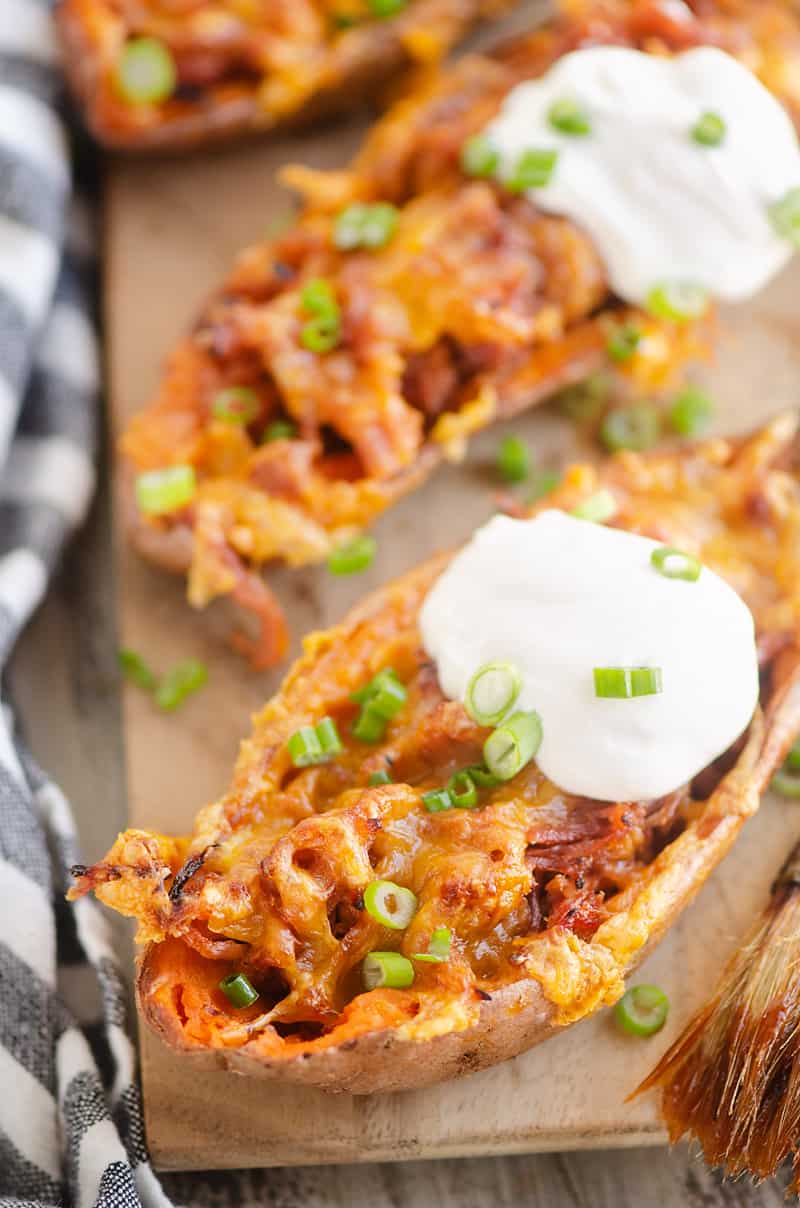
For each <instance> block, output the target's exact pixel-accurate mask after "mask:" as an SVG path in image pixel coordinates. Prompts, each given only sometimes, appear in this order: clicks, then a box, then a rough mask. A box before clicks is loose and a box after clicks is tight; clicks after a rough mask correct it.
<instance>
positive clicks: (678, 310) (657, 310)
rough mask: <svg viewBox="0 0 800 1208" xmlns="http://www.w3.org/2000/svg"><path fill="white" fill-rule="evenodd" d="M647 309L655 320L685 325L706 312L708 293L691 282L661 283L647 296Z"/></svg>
mask: <svg viewBox="0 0 800 1208" xmlns="http://www.w3.org/2000/svg"><path fill="white" fill-rule="evenodd" d="M646 305H647V309H648V310H649V311H650V313H651V314H652V315H655V316H656V318H657V319H670V320H671V321H672V322H673V323H687V322H689V320H690V319H699V318H700V317H701V316H702V315H704V314H705V313H706V311H707V310H708V293H707V291H706V290H704V289H703V287H702V286H701V285H695V284H694V283H693V282H691V281H661V282H659V283H658V284H656V285H654V286H653V288H652V289H651V290H650V292H649V294H648V295H647V300H646Z"/></svg>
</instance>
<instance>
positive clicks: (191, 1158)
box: [106, 125, 800, 1169]
mask: <svg viewBox="0 0 800 1208" xmlns="http://www.w3.org/2000/svg"><path fill="white" fill-rule="evenodd" d="M360 133H361V130H360V128H359V127H358V126H356V125H352V126H350V127H349V128H346V129H342V128H339V129H338V130H336V131H323V132H317V133H316V134H314V135H310V136H308V137H306V138H304V139H299V138H297V137H295V138H294V139H292V140H287V141H284V142H278V143H272V144H271V145H270V146H268V147H257V146H253V145H247V146H242V147H239V148H237V149H232V150H227V151H225V152H222V153H217V154H213V155H212V154H205V155H200V156H197V157H194V158H191V159H183V160H179V161H172V162H170V161H167V160H160V161H156V160H148V161H145V160H139V161H130V162H124V163H123V162H118V163H116V164H115V165H113V166H112V170H111V172H110V179H109V191H108V206H107V219H108V225H107V253H108V255H107V260H106V274H107V278H106V286H107V289H106V298H107V315H106V317H107V333H108V341H109V344H108V347H109V375H110V387H111V401H112V411H113V426H114V429H115V430H116V431H118V430H119V428H120V427H121V426H122V424H123V423H124V422H125V421H126V419H127V418H128V417H129V416H130V415H131V414H132V413H133V412H134V411H135V410H136V409H137V408H139V407H140V406H141V405H142V404H143V403H144V402H145V401H146V400H147V398H148V396H149V395H150V394H151V392H152V391H153V388H154V387H155V385H156V381H157V376H158V372H159V366H160V365H161V363H162V359H163V357H164V355H165V354H166V352H167V350H168V349H169V347H170V345H171V343H172V342H173V341H174V340H175V339H176V337H177V336H178V335H179V334H180V333H181V331H182V330H183V329H184V327H185V325H186V324H187V322H188V321H190V320H191V318H192V316H193V314H194V313H195V312H196V310H197V308H198V305H199V303H200V301H201V299H202V298H203V297H204V295H205V294H206V292H207V291H208V290H210V289H211V288H212V287H213V286H214V285H215V283H216V282H217V281H218V280H219V278H220V277H221V275H222V274H223V273H224V272H225V271H226V270H227V268H228V266H229V264H230V262H231V259H232V257H233V255H234V254H235V252H236V251H237V250H238V249H240V248H241V247H242V246H244V245H245V244H246V243H247V242H249V241H252V240H255V239H257V238H258V237H260V236H262V235H264V234H265V233H266V232H267V231H268V230H269V229H270V227H272V226H273V224H274V223H275V222H276V221H279V220H280V219H281V218H282V217H283V216H284V215H287V214H288V213H289V212H290V210H291V199H290V197H289V196H288V194H286V193H285V192H283V191H282V190H281V189H280V188H279V187H278V186H277V185H276V184H275V182H274V174H275V171H276V169H277V168H278V167H279V166H280V165H281V164H282V163H285V162H287V161H288V160H296V159H299V158H302V159H303V160H304V161H305V162H306V163H309V164H313V165H315V166H319V167H331V166H336V165H340V164H342V163H343V162H344V161H345V159H346V158H347V156H348V155H349V154H350V152H351V151H352V149H353V148H354V146H355V145H356V144H357V141H358V138H359V137H360ZM799 292H800V265H798V266H797V267H796V268H795V269H790V270H789V271H788V272H787V273H785V274H784V275H783V276H782V277H781V278H780V279H779V280H778V281H776V282H775V283H774V284H773V285H772V286H771V287H770V288H769V289H768V290H767V291H766V292H765V293H764V294H763V295H762V296H761V297H760V298H759V299H758V301H757V303H756V305H755V306H752V307H750V308H742V309H740V310H739V311H738V312H736V313H732V314H730V315H729V316H726V321H725V331H724V337H723V342H722V346H721V349H720V361H721V363H720V365H719V366H718V367H717V368H716V370H715V371H714V372H713V373H712V374H711V375H710V376H711V382H712V385H713V388H714V390H715V393H716V394H717V396H718V399H719V401H720V412H719V419H718V425H717V426H718V428H719V430H720V431H733V430H741V429H743V428H746V427H749V426H752V425H755V424H757V423H759V422H760V421H761V420H762V419H764V418H765V417H767V416H768V415H770V414H773V413H774V412H775V411H777V410H779V409H781V408H785V407H789V406H796V405H797V403H798V399H799V398H800V319H798V317H797V310H796V299H797V297H798V293H799ZM513 429H514V431H517V432H519V433H520V434H521V435H522V436H523V437H525V438H526V439H527V440H528V441H529V442H530V445H531V447H532V448H533V449H534V450H536V453H537V456H538V457H539V459H540V461H541V463H543V464H551V463H555V462H556V461H557V460H558V459H559V458H564V457H567V456H574V455H576V454H577V455H580V456H587V455H591V454H592V451H591V450H588V449H587V448H579V447H577V446H576V438H575V435H574V432H573V431H572V430H571V428H570V427H569V425H567V424H566V423H565V422H564V421H563V420H561V419H560V418H559V417H558V416H557V415H555V414H554V413H553V412H552V411H550V410H549V409H547V408H544V409H541V410H539V411H538V412H536V413H531V414H529V415H527V416H524V417H522V418H521V419H520V420H518V421H516V422H515V423H514V425H513ZM498 436H499V433H498V431H497V430H495V431H494V432H492V433H490V434H487V435H485V436H484V437H482V438H481V439H479V440H478V441H476V442H475V444H474V446H473V448H472V449H471V452H470V458H469V461H468V462H467V463H466V464H465V465H464V466H462V467H459V468H452V467H450V468H445V469H444V470H442V471H441V472H440V473H439V474H438V476H437V477H435V478H434V479H433V481H431V482H430V483H429V484H428V485H427V486H425V487H424V488H423V489H422V490H420V491H418V492H417V493H416V495H414V496H413V497H411V498H409V499H407V500H405V501H404V502H403V503H401V504H400V505H399V506H398V507H396V508H395V509H394V510H393V511H392V512H391V513H389V514H388V515H387V516H385V517H384V518H383V519H382V520H381V521H380V523H379V524H378V525H377V529H376V533H377V536H378V540H379V547H380V548H379V555H378V558H377V559H376V561H375V563H374V565H373V566H372V567H371V568H370V570H369V571H368V572H367V573H366V574H364V575H361V576H355V577H353V578H352V579H343V580H337V579H333V578H331V577H330V576H329V575H328V574H327V573H326V571H325V570H324V568H323V569H319V570H306V571H300V572H293V573H291V574H290V573H288V572H285V571H280V570H279V571H277V572H276V573H275V574H273V575H272V576H271V581H272V582H274V583H275V584H276V585H277V589H278V591H279V593H280V595H281V598H282V600H283V601H284V603H285V604H286V606H287V609H288V614H289V617H290V620H291V623H292V627H293V632H294V636H295V645H294V651H293V653H294V652H296V651H297V647H298V640H299V638H300V636H301V635H302V634H304V633H306V632H308V631H309V630H311V629H313V628H318V627H321V626H326V625H328V624H331V623H332V622H334V621H336V620H337V619H339V618H340V617H341V616H342V615H343V613H344V612H345V610H346V609H347V608H349V607H350V606H351V605H352V604H354V603H355V602H356V601H357V600H358V599H359V598H360V596H361V595H362V594H363V593H364V592H366V591H368V590H370V589H372V588H374V587H376V586H377V585H378V584H381V583H383V582H385V581H386V580H387V579H388V578H390V577H391V576H393V575H395V574H398V573H400V572H401V571H403V570H405V569H407V568H408V567H410V566H412V565H414V564H415V563H417V562H419V561H420V560H421V559H423V558H425V557H426V556H428V555H429V554H430V553H432V552H433V551H435V550H438V549H441V548H443V547H448V546H451V545H454V544H456V543H458V542H460V541H462V540H463V539H464V538H466V537H467V535H468V534H469V533H470V531H471V530H472V529H473V528H474V527H475V525H476V524H477V523H479V522H480V521H482V520H484V519H486V518H487V517H488V516H489V515H490V513H491V512H492V510H493V487H492V483H491V477H490V475H489V474H488V473H487V470H486V463H487V460H488V458H489V457H490V456H491V453H492V451H493V449H494V448H495V446H496V442H497V440H498ZM117 568H118V602H119V627H120V644H121V645H125V646H130V647H133V648H134V649H136V650H139V651H142V652H143V653H144V654H145V655H146V656H147V658H148V660H149V661H150V662H151V663H152V664H153V665H154V666H156V667H158V668H161V669H164V668H166V667H168V666H170V665H171V664H173V663H174V662H176V661H177V660H179V659H182V658H185V657H187V656H190V655H193V656H197V657H200V658H202V659H205V661H206V662H207V663H208V665H209V668H210V680H209V684H208V686H207V687H206V689H205V690H204V691H203V692H201V693H199V694H198V695H197V696H196V697H194V698H193V699H192V700H191V701H190V702H189V703H187V705H186V706H185V707H184V708H183V709H182V710H181V712H180V713H179V714H177V715H173V716H165V715H163V714H161V713H159V712H158V711H157V710H156V709H155V708H154V707H153V706H152V705H151V704H150V702H149V701H148V699H147V698H145V697H144V696H143V695H142V694H140V693H138V692H137V691H136V690H135V689H127V690H126V696H125V702H124V710H125V726H126V745H127V768H128V786H129V804H130V822H131V824H132V825H135V826H146V827H154V828H156V829H161V830H165V831H178V832H180V831H184V830H185V829H187V828H189V826H190V823H191V820H192V818H193V816H194V814H195V812H196V810H197V809H198V808H199V807H200V806H201V805H203V804H205V803H206V802H208V801H210V800H212V799H214V798H215V797H217V796H218V795H219V794H220V793H221V792H222V791H223V790H224V789H225V788H226V786H227V782H228V779H229V775H230V771H231V768H232V765H233V761H234V758H235V755H236V750H237V744H238V741H239V739H240V738H241V737H242V736H243V735H244V734H246V733H247V731H248V727H249V716H250V714H251V713H252V712H253V711H254V710H255V709H256V708H257V707H258V706H259V705H260V704H261V703H262V702H263V701H264V700H265V699H266V698H267V697H268V696H269V695H270V694H271V693H272V692H273V691H274V690H275V688H276V687H277V685H278V683H279V680H280V678H281V671H280V670H279V671H278V672H276V673H274V674H270V675H255V674H253V673H252V672H250V671H249V670H248V669H247V668H246V667H245V666H244V665H243V664H242V663H241V662H240V661H239V660H238V659H237V658H236V657H235V656H234V655H233V654H231V653H230V652H229V650H228V649H227V647H226V645H225V643H224V634H225V632H226V630H227V627H228V621H229V618H228V616H227V614H226V610H225V608H224V607H219V608H212V609H211V610H210V611H208V612H206V613H205V614H200V615H198V614H193V613H192V612H191V611H190V610H189V609H188V607H187V606H186V605H185V603H184V600H183V586H182V584H181V583H180V582H179V581H178V580H174V579H172V578H171V577H169V576H168V575H166V574H164V573H162V572H160V571H158V570H156V569H153V568H151V567H149V566H148V565H146V564H145V563H144V562H142V561H140V560H139V559H138V558H137V557H136V556H135V555H134V554H132V553H131V552H130V551H129V550H128V549H127V548H126V545H125V543H124V541H123V536H122V533H121V531H119V526H118V540H117ZM576 758H580V748H579V746H578V747H577V748H576ZM798 834H800V811H798V809H797V807H796V806H794V805H792V804H787V803H786V802H783V801H780V800H774V801H773V800H767V801H766V802H765V803H764V806H763V808H762V810H761V812H760V813H759V815H758V816H757V817H756V818H754V819H753V820H752V821H751V822H749V823H748V824H747V827H746V829H745V832H744V835H743V836H742V838H741V840H740V842H739V844H738V846H737V847H736V849H735V850H734V851H733V853H732V854H731V855H730V856H729V857H728V859H727V860H726V861H725V864H724V866H723V867H722V868H721V869H720V870H719V871H718V872H717V874H716V875H715V876H713V877H712V878H711V879H710V881H709V882H708V883H707V884H706V886H705V887H704V889H703V890H702V892H701V894H700V895H699V897H698V898H697V900H696V901H695V903H694V904H693V905H692V906H691V908H690V909H689V910H687V911H686V913H685V914H684V916H683V918H682V919H681V920H680V921H679V922H678V924H677V925H676V926H675V927H674V928H673V929H672V931H671V932H670V934H669V935H668V937H667V938H666V939H665V940H664V942H663V943H662V944H661V946H660V948H659V949H658V950H657V951H656V953H655V954H654V955H653V956H652V957H651V958H650V959H649V960H648V962H647V964H646V965H645V966H644V968H643V969H642V971H641V973H640V974H639V975H637V980H645V981H653V982H657V983H658V984H660V985H661V986H663V987H664V988H665V989H666V990H667V992H668V994H669V997H670V1000H671V1003H672V1012H671V1015H670V1019H669V1022H668V1024H667V1026H666V1028H665V1029H664V1031H663V1032H662V1033H661V1034H660V1035H659V1036H658V1037H656V1038H654V1039H652V1040H650V1041H637V1040H629V1039H625V1038H623V1037H621V1036H620V1035H618V1034H617V1032H616V1031H615V1029H614V1026H613V1022H612V1019H611V1015H610V1013H609V1012H605V1013H602V1014H600V1015H599V1016H597V1017H595V1018H593V1019H590V1020H588V1021H586V1022H585V1023H582V1024H580V1025H578V1026H576V1027H573V1028H570V1029H569V1030H568V1031H566V1032H565V1033H564V1034H563V1035H561V1036H559V1037H557V1038H555V1039H553V1040H550V1041H548V1042H547V1043H546V1044H545V1045H543V1046H542V1047H540V1048H538V1049H535V1050H533V1051H531V1052H530V1053H528V1054H526V1055H524V1056H522V1057H519V1058H517V1059H516V1060H514V1061H511V1062H508V1063H506V1064H504V1065H502V1066H498V1067H496V1068H494V1069H491V1070H488V1071H485V1072H482V1073H480V1074H476V1075H473V1076H471V1077H469V1078H466V1079H462V1080H461V1081H458V1082H454V1083H450V1084H448V1085H445V1086H440V1087H434V1088H432V1089H428V1090H425V1091H419V1092H408V1093H405V1094H396V1095H388V1096H374V1097H370V1098H354V1097H350V1096H339V1097H336V1098H332V1097H330V1096H328V1095H325V1094H323V1093H321V1092H314V1091H309V1090H303V1089H294V1088H287V1087H284V1086H281V1085H279V1084H276V1083H268V1082H259V1081H257V1080H251V1079H247V1078H243V1077H240V1076H237V1075H234V1074H228V1073H224V1072H220V1071H218V1070H214V1069H210V1068H205V1067H198V1065H196V1064H195V1063H194V1062H193V1061H188V1060H186V1059H181V1058H179V1057H177V1056H175V1055H174V1054H172V1053H170V1052H169V1051H167V1050H166V1049H165V1048H163V1047H162V1046H161V1045H160V1043H159V1042H158V1041H156V1040H155V1039H154V1038H153V1037H152V1036H151V1035H150V1034H149V1033H145V1034H144V1035H143V1036H142V1074H143V1080H144V1094H145V1107H146V1119H147V1132H148V1139H149V1143H150V1147H151V1151H152V1154H153V1157H154V1160H155V1162H156V1165H157V1166H158V1167H160V1168H162V1169H193V1168H197V1169H209V1168H234V1167H246V1166H269V1165H284V1164H298V1163H320V1162H358V1161H375V1160H390V1159H402V1158H411V1157H444V1156H455V1155H466V1154H469V1155H475V1154H484V1153H512V1152H523V1151H533V1150H555V1149H575V1148H582V1147H607V1146H630V1145H641V1144H645V1143H659V1142H662V1141H663V1140H664V1135H663V1132H662V1130H661V1128H660V1125H659V1122H658V1117H657V1113H656V1110H655V1104H654V1102H653V1100H652V1098H648V1099H642V1100H638V1101H636V1102H634V1103H630V1104H626V1102H625V1096H626V1095H627V1094H628V1093H629V1092H630V1091H631V1090H632V1089H633V1088H634V1087H635V1086H636V1084H637V1082H638V1081H639V1079H640V1078H641V1077H643V1076H644V1074H645V1073H647V1071H648V1070H649V1069H650V1067H651V1066H652V1064H653V1063H654V1061H655V1059H656V1058H657V1057H658V1056H659V1055H660V1053H661V1052H663V1050H664V1049H665V1048H666V1046H667V1045H668V1044H669V1042H670V1041H671V1040H672V1039H673V1038H674V1037H675V1035H676V1034H677V1033H678V1031H679V1030H680V1028H681V1027H682V1025H683V1024H684V1023H685V1022H686V1020H687V1018H688V1016H689V1013H690V1012H691V1011H693V1010H694V1009H695V1008H696V1007H697V1006H698V1005H699V1004H700V1003H701V1002H702V1001H703V1000H704V999H705V998H706V996H707V995H708V993H709V992H710V990H711V988H712V986H713V984H714V981H715V979H716V977H717V974H718V973H719V971H720V969H721V967H722V964H723V962H724V961H725V959H726V958H727V956H728V955H729V954H730V952H731V951H732V950H733V949H734V948H735V947H736V945H737V944H738V943H739V942H740V939H741V937H742V935H743V932H744V930H745V928H746V926H747V923H748V920H749V919H750V918H751V917H752V916H753V914H754V913H755V912H756V911H758V910H759V909H760V907H761V905H762V903H763V901H764V900H765V896H766V894H767V891H768V887H769V884H770V880H771V878H772V876H773V875H774V873H775V871H776V870H777V868H778V866H779V864H780V863H781V860H782V857H783V856H784V854H785V853H786V851H787V850H788V846H789V844H790V842H791V841H793V840H794V839H795V838H796V837H797V835H798ZM421 1059H422V1060H424V1054H423V1055H422V1057H421Z"/></svg>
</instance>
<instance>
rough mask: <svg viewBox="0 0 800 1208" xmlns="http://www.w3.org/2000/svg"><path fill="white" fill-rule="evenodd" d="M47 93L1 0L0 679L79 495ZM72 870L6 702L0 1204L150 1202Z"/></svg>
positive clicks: (61, 826)
mask: <svg viewBox="0 0 800 1208" xmlns="http://www.w3.org/2000/svg"><path fill="white" fill-rule="evenodd" d="M60 88H61V85H60V79H59V72H58V64H57V55H56V48H55V44H54V40H53V35H52V29H51V17H50V3H49V2H48V0H0V668H2V667H3V666H4V665H5V662H6V660H7V658H8V655H9V652H10V651H11V649H12V647H13V645H14V641H15V639H16V637H17V634H18V633H19V631H20V629H21V627H22V626H23V625H24V624H25V622H26V621H27V619H28V618H29V616H30V615H31V613H32V612H33V610H34V609H35V608H36V606H37V604H38V603H39V601H40V600H41V599H42V596H43V594H44V591H45V589H46V587H47V583H48V579H49V578H50V575H51V572H52V570H53V567H54V564H55V562H56V560H57V558H58V556H59V554H60V551H61V549H62V547H63V545H64V542H65V540H66V538H67V537H68V536H69V534H70V532H71V531H72V530H73V529H74V528H75V526H76V525H77V524H78V523H79V522H80V521H81V520H82V518H83V516H84V513H85V511H86V508H87V505H88V502H89V499H90V496H91V494H92V489H93V485H94V468H93V454H94V444H95V427H96V422H97V421H96V401H97V390H98V354H97V346H96V341H95V334H94V330H93V326H92V322H91V317H90V316H91V277H92V263H91V245H92V240H91V229H90V227H91V224H90V211H89V210H88V209H82V208H81V205H80V203H79V202H78V201H76V200H75V199H74V197H72V184H71V178H70V177H71V173H70V161H69V154H68V145H67V138H66V133H65V130H64V127H63V125H62V122H61V120H60V118H59V116H58V101H59V97H60ZM77 859H78V850H77V846H76V838H75V831H74V825H73V820H72V816H71V813H70V809H69V806H68V804H67V802H66V800H65V798H64V796H63V795H62V793H61V792H60V791H59V789H58V788H57V786H56V785H55V784H53V783H52V781H50V780H48V778H47V777H46V776H45V775H43V774H42V772H41V771H40V770H39V769H38V768H37V767H36V766H35V765H34V764H33V762H32V760H31V759H30V757H29V756H28V754H27V752H26V751H25V750H24V748H23V747H22V744H21V742H20V741H19V739H18V738H17V737H16V736H15V734H14V728H13V718H12V715H11V712H10V709H9V708H8V706H7V705H5V706H4V707H3V710H2V714H0V1205H3V1206H10V1205H15V1206H18V1208H21V1206H23V1205H26V1206H27V1205H37V1206H39V1205H65V1206H67V1205H69V1206H71V1205H75V1208H90V1206H93V1205H102V1206H104V1208H109V1206H111V1205H114V1206H115V1208H116V1206H124V1208H127V1206H130V1208H134V1206H136V1208H138V1206H140V1205H146V1206H148V1208H150V1206H156V1205H159V1206H160V1205H167V1204H168V1201H167V1199H166V1197H165V1196H164V1194H163V1192H162V1191H161V1188H160V1185H159V1183H158V1181H157V1180H156V1178H155V1176H154V1175H153V1173H152V1171H151V1169H150V1166H149V1164H148V1162H147V1155H146V1151H145V1148H144V1140H143V1132H142V1123H141V1114H140V1105H139V1092H138V1088H137V1085H136V1081H135V1057H134V1050H133V1047H132V1045H131V1042H130V1040H129V1038H128V1035H127V1033H126V1030H125V1011H126V996H125V990H124V986H123V983H122V980H121V978H120V975H119V971H118V968H117V964H116V960H115V957H114V953H113V951H112V948H111V945H110V942H109V938H108V933H107V930H106V926H105V922H104V920H103V918H102V916H101V914H100V912H99V910H98V908H97V907H96V906H95V905H94V903H93V902H91V901H88V900H84V901H81V902H79V903H77V904H76V905H75V906H74V907H68V906H67V905H66V904H65V902H64V893H65V890H66V888H67V882H68V873H67V869H68V868H69V866H70V865H71V864H73V863H75V862H76V861H77ZM90 983H91V984H90ZM92 989H93V990H94V998H95V999H96V1006H95V1007H94V1008H93V1007H92V1006H91V1005H90V1000H91V998H92V993H91V991H92ZM75 1004H77V1006H76V1005H75Z"/></svg>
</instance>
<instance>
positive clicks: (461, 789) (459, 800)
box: [447, 770, 478, 810]
mask: <svg viewBox="0 0 800 1208" xmlns="http://www.w3.org/2000/svg"><path fill="white" fill-rule="evenodd" d="M447 791H448V793H449V794H450V800H451V801H452V802H453V805H454V806H455V808H456V809H458V810H471V809H474V808H475V806H476V805H477V804H478V790H477V788H476V787H475V782H474V780H473V779H472V777H471V776H470V774H469V772H468V771H466V770H465V771H463V772H456V773H455V775H454V776H451V777H450V779H449V780H448V782H447Z"/></svg>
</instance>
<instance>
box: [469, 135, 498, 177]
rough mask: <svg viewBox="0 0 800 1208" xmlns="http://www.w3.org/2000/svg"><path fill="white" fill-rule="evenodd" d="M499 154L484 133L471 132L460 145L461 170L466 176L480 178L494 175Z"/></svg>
mask: <svg viewBox="0 0 800 1208" xmlns="http://www.w3.org/2000/svg"><path fill="white" fill-rule="evenodd" d="M499 163H500V155H499V153H498V152H497V151H496V150H495V148H494V147H493V146H492V144H491V143H490V142H489V140H488V138H487V137H486V135H485V134H473V136H472V138H468V139H467V141H466V142H465V143H463V144H462V147H461V170H462V171H463V172H464V173H465V175H467V176H477V177H479V178H481V179H486V178H487V177H490V176H494V174H495V172H496V171H497V168H498V165H499Z"/></svg>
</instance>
